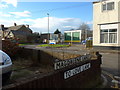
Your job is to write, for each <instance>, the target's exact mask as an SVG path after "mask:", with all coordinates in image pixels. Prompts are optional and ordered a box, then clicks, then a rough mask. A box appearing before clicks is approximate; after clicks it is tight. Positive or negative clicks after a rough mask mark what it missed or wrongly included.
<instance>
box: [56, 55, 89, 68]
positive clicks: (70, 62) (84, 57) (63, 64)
mask: <svg viewBox="0 0 120 90" xmlns="http://www.w3.org/2000/svg"><path fill="white" fill-rule="evenodd" d="M90 59H91V55H90V54H86V55H82V56H79V57H76V58H72V59H68V60H63V61H59V60H58V59H56V61H58V62H55V63H54V69H55V70H58V69H61V68H64V67H67V66H69V65H73V64H77V63H79V62H82V61H87V60H90Z"/></svg>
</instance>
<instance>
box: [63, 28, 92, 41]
mask: <svg viewBox="0 0 120 90" xmlns="http://www.w3.org/2000/svg"><path fill="white" fill-rule="evenodd" d="M87 37H92V31H91V30H69V31H64V42H77V43H79V42H81V41H82V40H85V39H86V38H87Z"/></svg>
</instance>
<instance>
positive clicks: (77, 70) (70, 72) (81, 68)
mask: <svg viewBox="0 0 120 90" xmlns="http://www.w3.org/2000/svg"><path fill="white" fill-rule="evenodd" d="M90 67H91V64H90V63H87V64H84V65H82V66H79V67H76V68H74V69H72V70H68V71H66V72H64V79H67V78H69V77H72V76H74V75H76V74H78V73H80V72H83V71H85V70H87V69H89V68H90Z"/></svg>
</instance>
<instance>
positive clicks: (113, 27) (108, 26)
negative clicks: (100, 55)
mask: <svg viewBox="0 0 120 90" xmlns="http://www.w3.org/2000/svg"><path fill="white" fill-rule="evenodd" d="M104 29H108V43H101V30H104ZM110 29H117V32H114V33H117V38H116V39H117V42H116V43H109V34H110V33H111V32H109V30H110ZM100 43H101V44H118V24H108V25H101V26H100Z"/></svg>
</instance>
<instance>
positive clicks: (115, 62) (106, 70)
mask: <svg viewBox="0 0 120 90" xmlns="http://www.w3.org/2000/svg"><path fill="white" fill-rule="evenodd" d="M100 54H102V57H103V60H102V65H101V67H102V73H103V74H104V75H105V77H106V78H107V81H108V86H107V87H113V88H120V71H119V70H120V69H119V65H120V58H119V57H120V54H117V53H116V54H113V53H100ZM116 77H117V78H116Z"/></svg>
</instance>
